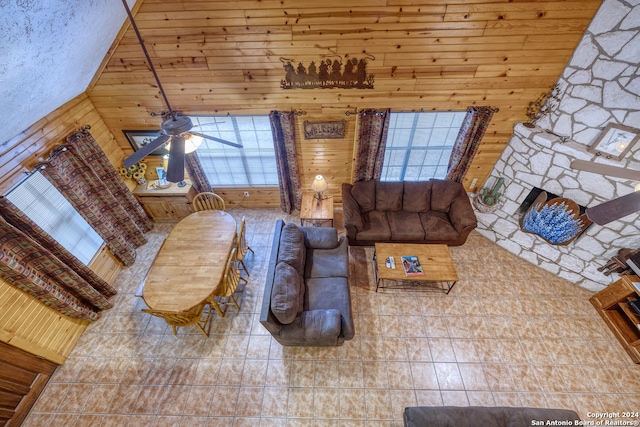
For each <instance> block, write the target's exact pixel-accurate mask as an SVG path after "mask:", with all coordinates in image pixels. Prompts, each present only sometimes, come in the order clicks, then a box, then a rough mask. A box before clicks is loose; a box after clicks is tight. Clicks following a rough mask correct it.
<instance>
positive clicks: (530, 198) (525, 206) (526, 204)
mask: <svg viewBox="0 0 640 427" xmlns="http://www.w3.org/2000/svg"><path fill="white" fill-rule="evenodd" d="M543 191H547V190H544V189H542V188H538V187H533V189H532V190H531V191H530V192H529V194H528V195H527V197H525V199H524V201H523V202H522V204H521V205H520V207H519V208H518V211H517V213H518V215H524V214H525V213H526V212H527V211H528V210H529V208H530V207H531V204H532V203H533V202H534V201H535V200H536V198H537V197H538V196H539V195H540V193H542V192H543ZM558 197H562V196H558V195H557V194H553V193H551V192H549V191H547V200H551V199H556V198H558ZM578 207H579V208H580V215H584V213H585V211H586V209H587V208H586V207H585V206H582V205H578Z"/></svg>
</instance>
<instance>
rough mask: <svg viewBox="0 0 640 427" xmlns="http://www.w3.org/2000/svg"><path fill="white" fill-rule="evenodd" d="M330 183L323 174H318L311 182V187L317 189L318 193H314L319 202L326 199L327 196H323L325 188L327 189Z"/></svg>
mask: <svg viewBox="0 0 640 427" xmlns="http://www.w3.org/2000/svg"><path fill="white" fill-rule="evenodd" d="M328 186H329V184H327V181H325V179H324V177H323V176H322V175H316V177H315V179H314V180H313V182H312V183H311V189H312V190H313V191H315V193H316V194H314V195H313V197H314V198H315V199H318V204H320V202H321V201H322V199H326V198H327V197H326V196H323V195H322V193H324V190H326V189H327V187H328Z"/></svg>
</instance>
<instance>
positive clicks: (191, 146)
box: [165, 134, 202, 154]
mask: <svg viewBox="0 0 640 427" xmlns="http://www.w3.org/2000/svg"><path fill="white" fill-rule="evenodd" d="M200 144H202V137H201V136H197V135H192V134H187V136H186V137H185V138H184V152H185V153H186V154H189V153H193V152H194V151H196V149H197V148H198V147H199V146H200ZM165 149H167V150H170V149H171V141H169V143H167V145H166V146H165Z"/></svg>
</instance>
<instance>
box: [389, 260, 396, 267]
mask: <svg viewBox="0 0 640 427" xmlns="http://www.w3.org/2000/svg"><path fill="white" fill-rule="evenodd" d="M389 261H391V268H392V269H394V270H395V268H396V262H395V261H394V260H393V257H389Z"/></svg>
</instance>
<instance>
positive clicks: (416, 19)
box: [88, 0, 601, 185]
mask: <svg viewBox="0 0 640 427" xmlns="http://www.w3.org/2000/svg"><path fill="white" fill-rule="evenodd" d="M365 3H366V5H365ZM600 4H601V1H600V0H575V1H525V0H520V1H519V0H515V1H507V0H457V1H456V0H453V1H452V0H449V1H445V0H431V1H427V0H422V1H421V0H369V1H367V2H362V1H361V0H324V1H321V2H318V1H307V0H304V1H302V0H239V1H209V0H183V1H176V0H173V1H166V0H144V2H143V3H142V5H141V6H140V8H139V10H138V12H137V14H136V16H135V19H136V23H137V24H138V26H139V28H140V32H141V33H142V36H143V37H144V39H145V43H146V45H147V48H148V50H149V52H150V55H151V57H152V60H153V62H154V65H155V67H156V68H157V70H158V74H159V75H160V80H161V82H162V84H163V86H164V88H165V90H166V92H167V94H168V98H169V101H170V102H171V104H172V107H173V108H174V109H176V110H180V111H182V112H184V113H186V114H226V113H232V114H250V113H256V114H265V113H268V112H269V111H270V110H291V109H295V110H299V111H302V112H304V115H302V116H301V117H300V118H299V119H300V121H302V120H308V121H326V120H341V119H346V120H348V121H349V120H354V119H353V117H354V116H350V117H351V118H349V117H347V116H345V111H347V110H350V111H354V110H355V109H356V108H357V109H363V108H391V109H392V110H393V111H419V110H421V109H422V110H424V111H432V110H433V111H446V110H464V109H465V108H466V107H467V106H469V105H489V106H492V107H497V108H499V109H500V111H499V113H497V114H495V115H494V119H493V121H492V123H491V126H490V129H489V132H488V133H487V134H486V135H485V138H484V140H483V143H482V146H481V147H480V150H479V152H478V154H477V156H476V159H475V161H474V163H473V165H472V168H471V170H470V172H469V173H468V174H467V179H466V180H465V183H466V184H467V185H468V184H469V182H470V181H471V179H473V178H478V179H479V181H480V183H482V181H483V180H484V178H485V177H486V176H487V175H488V173H489V172H490V170H491V168H492V167H493V165H494V163H495V161H496V159H497V158H498V156H499V155H500V153H501V151H502V149H503V148H504V146H505V144H506V143H507V142H508V139H509V137H510V135H511V133H512V128H513V124H514V122H516V121H522V120H526V116H525V109H526V107H527V104H528V103H529V102H531V101H533V100H535V99H536V98H537V97H538V96H539V95H540V94H541V93H542V92H545V91H548V90H549V89H550V88H551V87H552V86H553V84H554V83H555V82H556V80H557V79H558V77H559V75H560V74H561V72H562V70H563V69H564V67H565V65H566V63H567V62H568V60H569V58H570V57H571V54H572V53H573V50H574V49H575V47H576V45H577V43H578V41H579V40H580V38H581V37H582V35H583V33H584V30H585V28H586V27H587V25H588V24H589V22H590V20H591V19H592V17H593V16H594V14H595V12H596V11H597V8H598V7H599V6H600ZM125 27H127V29H126V30H125V31H122V32H121V39H120V40H119V41H118V40H116V42H114V46H113V47H112V49H111V50H110V56H109V57H108V58H106V59H105V62H104V64H103V67H102V71H101V72H100V73H99V74H98V75H97V76H96V78H94V81H93V83H92V86H91V87H90V89H89V91H88V94H89V97H90V99H91V101H92V102H93V104H94V105H95V107H96V109H97V110H98V112H99V114H100V115H101V116H102V118H103V120H104V121H105V123H106V124H107V126H108V127H109V128H110V129H111V131H112V132H113V134H114V135H115V136H116V138H117V139H118V143H119V145H120V146H121V147H122V148H123V150H125V152H127V153H129V152H131V147H130V146H129V144H128V143H127V141H126V139H124V137H123V136H122V132H121V130H122V129H149V128H152V129H156V128H158V127H159V123H160V121H161V120H160V119H159V118H158V117H152V116H151V115H150V113H152V112H154V113H159V112H161V111H165V110H166V107H165V106H164V105H163V103H162V100H161V97H160V94H159V92H158V90H157V88H156V85H155V82H154V80H153V76H152V74H151V73H150V71H149V69H148V67H147V65H146V61H145V58H144V55H143V53H142V50H141V48H140V46H139V44H138V41H137V39H136V37H135V34H134V33H133V31H132V29H131V28H128V26H127V25H125ZM354 57H355V58H357V59H361V58H364V57H367V58H368V59H367V72H368V73H369V74H374V75H375V82H374V89H295V90H284V89H282V88H281V87H280V81H281V80H282V79H283V78H284V76H285V71H284V68H283V62H282V58H288V59H293V60H294V62H295V63H302V64H303V65H305V66H308V64H309V63H310V62H311V61H315V62H316V63H319V62H320V61H322V60H324V59H332V60H333V59H339V60H340V59H341V60H342V61H346V60H348V59H350V58H354ZM348 126H349V127H348V129H350V130H351V132H348V133H349V135H350V136H351V138H353V129H352V127H351V126H352V124H349V125H348ZM332 144H333V145H332ZM336 144H339V148H336V147H338V145H336ZM331 147H333V148H331ZM300 148H301V152H300V156H301V157H302V159H303V166H304V167H303V169H304V174H305V176H307V175H308V176H309V179H307V180H309V181H310V180H312V178H311V176H312V175H313V174H315V173H318V172H320V173H325V174H327V175H330V176H332V177H333V178H334V179H335V180H337V181H345V180H349V175H348V173H347V172H344V167H345V164H346V165H347V170H349V169H350V167H351V163H352V156H353V154H352V151H353V150H352V149H353V141H352V140H351V141H349V140H346V141H344V142H343V143H340V142H335V140H334V141H333V142H332V141H329V140H328V141H324V142H321V143H313V144H309V145H305V143H302V144H301V147H300ZM323 150H324V151H326V152H331V151H332V150H334V151H335V152H336V155H335V156H328V157H329V159H326V158H325V157H324V156H323V152H322V151H323ZM331 162H333V163H331Z"/></svg>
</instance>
